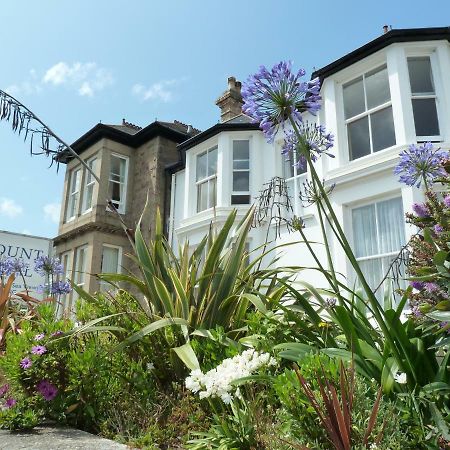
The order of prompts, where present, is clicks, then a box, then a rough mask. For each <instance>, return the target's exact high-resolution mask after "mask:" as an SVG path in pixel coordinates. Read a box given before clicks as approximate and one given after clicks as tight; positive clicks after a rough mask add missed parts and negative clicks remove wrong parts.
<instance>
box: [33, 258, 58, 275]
mask: <svg viewBox="0 0 450 450" xmlns="http://www.w3.org/2000/svg"><path fill="white" fill-rule="evenodd" d="M34 271H35V272H36V273H38V274H39V275H41V276H43V277H44V276H46V275H62V274H63V273H64V267H63V265H62V264H61V261H60V260H59V258H52V257H50V256H45V255H42V256H39V257H38V258H36V259H35V260H34Z"/></svg>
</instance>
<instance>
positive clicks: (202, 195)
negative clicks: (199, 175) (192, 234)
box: [197, 182, 208, 212]
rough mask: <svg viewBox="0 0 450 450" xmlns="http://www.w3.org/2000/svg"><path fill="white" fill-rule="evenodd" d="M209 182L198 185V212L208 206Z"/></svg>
mask: <svg viewBox="0 0 450 450" xmlns="http://www.w3.org/2000/svg"><path fill="white" fill-rule="evenodd" d="M207 202H208V183H207V182H205V183H202V184H199V185H198V187H197V212H200V211H203V210H205V209H206V208H207V207H208V203H207Z"/></svg>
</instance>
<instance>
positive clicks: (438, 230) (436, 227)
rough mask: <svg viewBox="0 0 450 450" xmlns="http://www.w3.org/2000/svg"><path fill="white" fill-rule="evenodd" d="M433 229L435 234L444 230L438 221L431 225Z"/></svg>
mask: <svg viewBox="0 0 450 450" xmlns="http://www.w3.org/2000/svg"><path fill="white" fill-rule="evenodd" d="M433 230H434V232H435V233H436V234H441V233H442V232H443V231H444V227H443V226H442V225H439V224H438V223H437V224H436V225H435V226H434V227H433Z"/></svg>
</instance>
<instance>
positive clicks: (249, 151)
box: [230, 139, 251, 206]
mask: <svg viewBox="0 0 450 450" xmlns="http://www.w3.org/2000/svg"><path fill="white" fill-rule="evenodd" d="M238 141H245V142H248V169H235V168H234V161H247V160H246V159H234V143H235V142H238ZM250 155H251V149H250V139H233V140H232V141H231V196H230V204H231V205H232V206H245V205H249V204H250V203H251V193H250V186H251V170H250V168H251V156H250ZM235 172H247V173H248V191H235V190H234V186H233V184H234V182H233V180H234V173H235ZM234 195H248V197H249V199H248V203H233V196H234Z"/></svg>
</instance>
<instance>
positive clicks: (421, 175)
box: [394, 142, 450, 187]
mask: <svg viewBox="0 0 450 450" xmlns="http://www.w3.org/2000/svg"><path fill="white" fill-rule="evenodd" d="M399 156H400V161H399V163H398V164H397V166H396V167H395V169H394V174H395V175H400V178H399V181H400V182H402V183H405V184H407V185H408V186H414V185H416V186H417V187H420V184H421V183H422V181H424V182H425V185H426V184H427V182H429V181H433V180H434V179H435V178H437V177H443V176H446V171H445V169H444V167H443V166H442V164H443V162H444V160H446V159H448V158H449V157H450V154H449V152H447V151H443V150H441V149H440V148H438V149H435V148H434V147H433V144H432V143H431V142H427V143H425V144H423V145H421V146H416V145H415V144H412V145H410V146H409V147H408V149H407V150H403V151H402V152H401V153H400V155H399Z"/></svg>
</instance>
